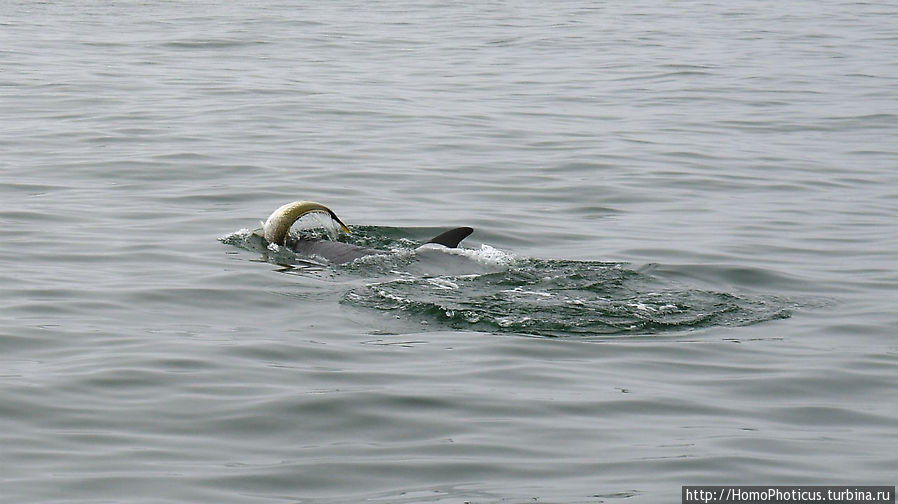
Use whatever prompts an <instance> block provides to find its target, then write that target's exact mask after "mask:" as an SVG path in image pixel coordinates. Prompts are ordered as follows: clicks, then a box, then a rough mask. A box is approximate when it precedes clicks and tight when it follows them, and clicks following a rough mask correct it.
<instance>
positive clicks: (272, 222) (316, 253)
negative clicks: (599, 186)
mask: <svg viewBox="0 0 898 504" xmlns="http://www.w3.org/2000/svg"><path fill="white" fill-rule="evenodd" d="M310 213H323V214H327V215H328V216H329V217H330V218H331V219H333V221H334V222H336V223H337V224H338V225H339V226H340V229H341V230H342V231H343V232H345V233H347V234H349V233H350V230H349V227H347V226H346V224H344V223H343V221H341V220H340V218H339V217H337V214H336V213H334V211H333V210H331V209H330V208H328V207H326V206H324V205H322V204H321V203H316V202H314V201H294V202H292V203H287V204H286V205H283V206H281V207H280V208H278V209H277V210H275V211H274V212H272V213H271V215H269V216H268V219H267V220H266V221H265V224H264V225H263V227H262V229H261V230H257V231H256V232H255V233H256V235H257V236H261V237H262V238H264V239H265V241H266V242H268V243H269V244H274V245H278V246H285V247H287V248H288V249H290V250H292V251H293V252H296V253H297V254H299V255H301V256H304V257H310V258H318V257H320V258H323V259H326V260H327V261H328V262H330V263H333V264H347V263H350V262H352V261H355V260H356V259H360V258H362V257H367V256H371V255H381V254H387V253H388V252H387V251H383V250H378V249H373V248H368V247H362V246H359V245H352V244H349V243H343V242H338V241H330V240H322V239H321V238H316V237H311V236H304V235H299V236H297V235H294V234H291V233H290V227H291V226H293V224H294V223H295V222H296V221H297V220H299V219H300V218H302V217H303V216H304V215H308V214H310ZM473 232H474V230H473V229H472V228H469V227H458V228H455V229H450V230H449V231H446V232H444V233H441V234H439V235H437V236H435V237H433V238H431V239H430V240H429V241H428V242H427V243H435V244H439V245H443V246H445V247H448V248H456V247H458V244H459V243H460V242H461V241H462V240H464V239H465V238H467V237H468V235H470V234H471V233H473Z"/></svg>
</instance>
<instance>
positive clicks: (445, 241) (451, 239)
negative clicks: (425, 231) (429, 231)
mask: <svg viewBox="0 0 898 504" xmlns="http://www.w3.org/2000/svg"><path fill="white" fill-rule="evenodd" d="M473 232H474V230H473V229H472V228H469V227H460V228H455V229H450V230H449V231H446V232H445V233H442V234H440V235H437V236H434V237H433V238H431V239H430V241H428V242H427V243H439V244H440V245H443V246H446V247H449V248H456V247H458V244H459V243H461V241H462V240H464V239H465V238H467V237H468V235H470V234H471V233H473Z"/></svg>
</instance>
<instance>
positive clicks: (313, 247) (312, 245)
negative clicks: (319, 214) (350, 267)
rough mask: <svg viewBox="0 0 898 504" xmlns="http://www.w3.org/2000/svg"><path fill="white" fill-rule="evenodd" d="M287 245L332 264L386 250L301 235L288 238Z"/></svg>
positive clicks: (382, 252)
mask: <svg viewBox="0 0 898 504" xmlns="http://www.w3.org/2000/svg"><path fill="white" fill-rule="evenodd" d="M287 246H288V247H289V248H290V249H291V250H293V251H294V252H296V253H297V254H300V255H304V256H309V257H315V256H317V257H322V258H324V259H327V260H328V261H329V262H332V263H334V264H346V263H350V262H352V261H355V260H356V259H358V258H360V257H365V256H369V255H377V254H385V253H386V252H384V251H381V250H376V249H372V248H367V247H359V246H358V245H351V244H349V243H342V242H338V241H329V240H320V239H318V238H309V237H305V236H301V237H299V238H295V239H292V237H291V239H290V240H288V242H287Z"/></svg>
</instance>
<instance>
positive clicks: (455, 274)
mask: <svg viewBox="0 0 898 504" xmlns="http://www.w3.org/2000/svg"><path fill="white" fill-rule="evenodd" d="M315 213H318V214H324V215H327V216H328V217H329V219H330V221H332V222H333V224H334V225H335V227H338V228H339V229H340V230H342V231H343V232H345V233H350V230H349V228H348V227H347V226H346V224H344V223H343V221H341V220H340V219H339V218H338V217H337V215H336V214H335V213H334V212H333V211H332V210H331V209H329V208H328V207H326V206H324V205H322V204H320V203H315V202H311V201H295V202H293V203H288V204H286V205H283V206H282V207H280V208H278V209H277V210H275V211H274V212H273V213H272V214H271V215H270V216H269V217H268V219H267V220H266V221H265V223H264V224H263V227H262V228H260V229H257V230H255V231H250V230H248V229H243V230H240V231H237V232H235V233H232V234H230V235H227V236H223V237H222V238H221V241H222V242H224V243H226V244H229V245H235V246H238V247H242V248H245V249H247V250H253V251H262V252H263V253H264V258H265V260H266V261H268V262H273V263H275V264H278V265H281V266H286V267H287V269H284V270H280V271H283V272H288V271H296V272H299V274H302V275H306V274H309V275H317V274H319V273H318V272H320V271H321V270H320V269H318V268H319V267H320V266H322V260H324V261H326V263H327V264H329V265H334V266H340V265H347V266H348V267H345V268H343V267H340V268H336V269H329V273H328V277H327V278H328V281H329V282H331V283H332V284H333V285H334V286H335V288H345V289H346V290H345V292H344V293H343V295H342V298H341V301H340V303H341V304H344V305H347V306H350V307H353V308H363V309H365V310H374V311H379V312H386V313H392V314H394V315H395V316H393V317H390V318H388V319H378V320H386V321H389V322H390V323H394V322H393V321H397V320H401V321H412V322H416V323H419V324H421V325H420V326H419V325H416V326H414V330H420V329H421V328H422V327H432V328H440V327H449V328H452V329H467V330H475V331H484V332H513V333H518V334H527V335H536V336H545V337H577V338H587V339H596V338H598V339H603V338H606V337H619V336H623V335H648V334H658V333H665V332H682V331H692V330H696V329H701V328H705V327H713V326H744V325H751V324H756V323H759V322H767V321H771V320H776V319H781V318H788V317H790V316H791V309H792V307H794V306H797V305H795V303H794V302H793V301H792V300H789V299H785V298H781V297H778V296H769V295H763V294H757V293H751V292H718V291H715V290H708V289H706V288H699V287H697V286H691V285H688V284H683V283H682V282H681V281H680V278H681V277H682V276H683V275H679V276H677V275H676V274H674V275H673V277H672V278H669V277H667V276H666V275H664V274H658V272H656V271H655V268H654V267H642V268H638V269H633V268H631V267H629V265H627V264H626V263H609V262H600V261H568V260H544V259H536V258H520V257H516V256H515V255H514V254H511V253H505V252H502V251H500V250H498V249H494V248H493V247H490V246H489V245H487V244H482V245H481V248H480V250H476V249H475V250H472V249H463V248H460V247H458V245H459V243H460V242H461V241H462V240H464V239H465V238H466V237H468V236H469V235H470V234H471V233H472V232H473V230H472V229H471V228H469V227H459V228H454V229H450V230H448V231H446V232H444V233H441V234H438V235H437V236H435V237H433V238H432V239H430V240H429V242H428V243H434V244H438V245H437V246H436V247H426V246H417V244H415V243H414V242H413V241H411V240H408V239H407V238H406V237H407V236H408V235H409V234H410V233H411V232H412V231H411V230H410V229H402V228H386V227H377V226H364V225H363V226H357V227H355V228H354V229H353V230H352V233H351V235H350V236H351V239H352V240H353V242H354V243H345V242H343V241H335V240H328V239H323V238H320V237H318V236H320V235H313V234H310V233H303V234H297V233H295V232H294V233H291V227H294V223H295V222H296V221H297V220H298V219H300V218H301V217H303V216H304V215H308V214H315ZM325 227H328V226H325ZM372 244H373V245H372ZM294 254H295V255H294ZM366 257H376V259H375V260H371V261H356V260H357V259H361V258H366ZM677 268H678V267H677V266H668V269H673V270H674V271H675V272H676V270H677ZM690 271H691V270H690ZM662 273H663V272H662ZM765 274H766V272H765ZM360 278H364V279H365V282H364V284H363V285H359V279H360ZM369 322H370V321H369ZM384 323H385V324H387V322H384ZM395 323H397V324H399V323H400V322H395ZM382 330H385V331H394V330H397V329H396V328H395V327H393V326H391V325H388V326H387V327H385V328H383V329H382Z"/></svg>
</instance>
